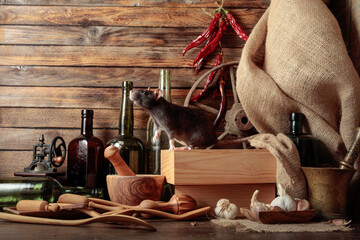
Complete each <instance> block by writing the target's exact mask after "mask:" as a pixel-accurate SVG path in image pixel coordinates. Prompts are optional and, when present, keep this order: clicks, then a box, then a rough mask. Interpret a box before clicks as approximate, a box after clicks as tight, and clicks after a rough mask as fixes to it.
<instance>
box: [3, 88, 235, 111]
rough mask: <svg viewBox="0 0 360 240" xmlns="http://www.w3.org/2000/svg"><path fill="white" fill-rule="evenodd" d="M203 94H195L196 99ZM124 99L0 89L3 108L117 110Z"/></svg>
mask: <svg viewBox="0 0 360 240" xmlns="http://www.w3.org/2000/svg"><path fill="white" fill-rule="evenodd" d="M200 91H201V90H200V89H198V90H196V91H195V92H194V95H196V94H197V93H199V92H200ZM187 94H188V89H172V90H171V97H172V102H173V103H175V104H179V105H183V103H184V99H185V96H186V95H187ZM121 95H122V90H121V89H120V88H77V87H67V88H59V87H0V107H37V108H90V109H98V108H102V109H111V108H115V109H118V108H119V106H120V103H121ZM227 95H228V99H229V101H228V102H229V104H228V105H229V106H231V104H232V103H233V98H232V95H231V90H227ZM218 100H219V98H215V99H212V98H207V99H204V101H202V103H204V104H206V105H209V104H210V106H212V107H214V105H215V106H218ZM134 108H135V109H139V107H137V106H134Z"/></svg>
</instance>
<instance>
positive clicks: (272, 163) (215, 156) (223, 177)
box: [161, 149, 276, 186]
mask: <svg viewBox="0 0 360 240" xmlns="http://www.w3.org/2000/svg"><path fill="white" fill-rule="evenodd" d="M275 173H276V159H275V157H274V156H273V155H272V154H271V153H269V152H268V151H267V150H263V149H226V150H223V149H210V150H203V149H201V150H191V151H171V152H169V151H161V174H162V175H165V176H166V180H167V182H168V183H171V184H174V185H175V186H177V185H222V184H253V183H276V176H275V175H276V174H275Z"/></svg>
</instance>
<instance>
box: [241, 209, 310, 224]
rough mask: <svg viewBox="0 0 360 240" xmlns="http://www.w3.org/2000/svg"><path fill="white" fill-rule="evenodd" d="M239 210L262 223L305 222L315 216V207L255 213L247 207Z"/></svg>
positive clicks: (247, 216)
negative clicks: (301, 209) (302, 209)
mask: <svg viewBox="0 0 360 240" xmlns="http://www.w3.org/2000/svg"><path fill="white" fill-rule="evenodd" d="M240 212H241V213H242V214H243V215H244V216H245V217H246V218H248V219H250V220H253V221H257V222H261V223H264V224H276V223H305V222H309V221H311V220H312V219H313V218H314V217H315V216H316V210H315V209H309V210H304V211H264V212H259V213H256V212H254V211H251V210H249V209H245V208H240Z"/></svg>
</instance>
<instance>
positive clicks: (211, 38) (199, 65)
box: [195, 29, 217, 74]
mask: <svg viewBox="0 0 360 240" xmlns="http://www.w3.org/2000/svg"><path fill="white" fill-rule="evenodd" d="M216 33H217V29H216V30H214V31H213V33H212V34H211V36H210V37H209V39H208V40H207V42H206V44H205V46H206V45H208V44H209V43H210V42H211V41H212V40H213V39H214V38H215V36H216ZM205 58H206V56H205V57H203V58H202V59H200V60H199V61H198V63H197V65H196V69H195V73H196V74H197V73H198V72H199V71H200V69H201V67H202V64H203V62H204V59H205Z"/></svg>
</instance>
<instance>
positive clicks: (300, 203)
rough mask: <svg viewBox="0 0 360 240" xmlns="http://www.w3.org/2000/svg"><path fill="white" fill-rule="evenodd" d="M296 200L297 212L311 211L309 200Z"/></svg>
mask: <svg viewBox="0 0 360 240" xmlns="http://www.w3.org/2000/svg"><path fill="white" fill-rule="evenodd" d="M294 200H295V202H296V210H297V211H304V210H308V209H310V203H309V201H308V200H306V199H299V198H295V199H294Z"/></svg>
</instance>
